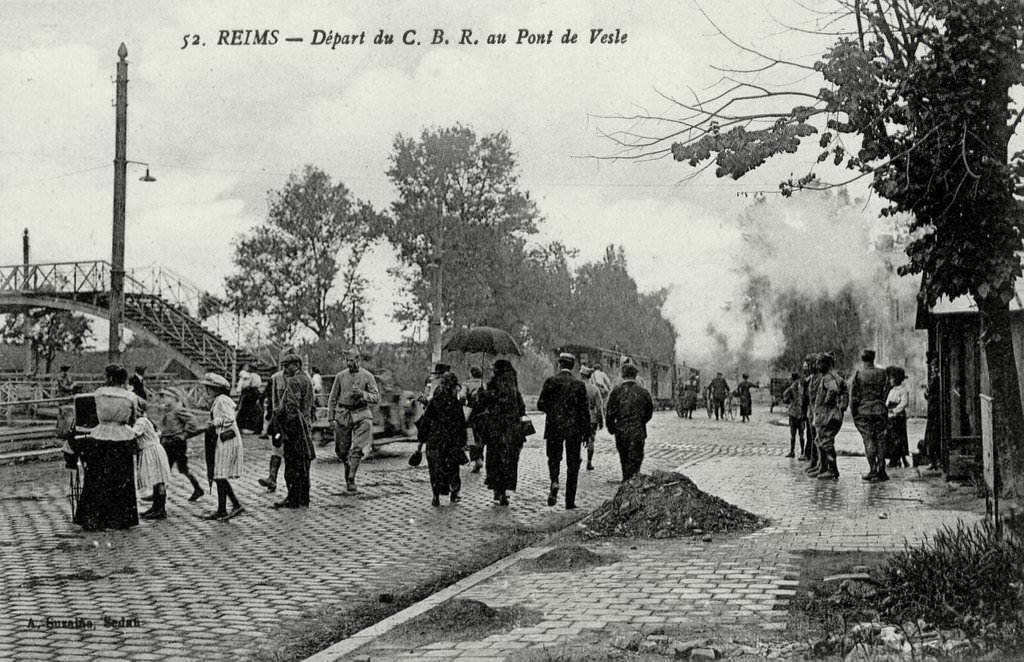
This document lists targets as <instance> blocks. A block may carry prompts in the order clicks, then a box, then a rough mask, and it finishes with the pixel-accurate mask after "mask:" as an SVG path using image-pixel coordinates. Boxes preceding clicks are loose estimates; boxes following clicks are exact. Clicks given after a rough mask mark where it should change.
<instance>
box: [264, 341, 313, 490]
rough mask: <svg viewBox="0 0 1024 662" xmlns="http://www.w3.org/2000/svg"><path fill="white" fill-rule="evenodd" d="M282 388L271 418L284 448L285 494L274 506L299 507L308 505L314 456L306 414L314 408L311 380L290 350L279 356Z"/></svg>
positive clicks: (298, 359)
mask: <svg viewBox="0 0 1024 662" xmlns="http://www.w3.org/2000/svg"><path fill="white" fill-rule="evenodd" d="M281 368H282V369H283V370H284V379H285V387H284V393H283V394H282V397H281V398H280V399H279V400H278V401H276V402H275V403H274V407H275V409H274V417H275V419H276V421H277V427H278V430H279V431H280V434H281V441H282V443H281V446H282V448H283V449H284V482H285V484H286V485H287V486H288V496H287V497H286V498H285V499H284V501H279V502H278V503H275V504H274V507H275V508H300V507H305V506H308V505H309V464H310V462H312V460H313V458H315V457H316V451H315V450H314V448H313V439H312V434H311V432H310V430H311V428H310V421H309V415H310V412H311V411H313V382H312V381H310V379H309V377H308V376H307V375H306V373H304V372H303V371H302V358H301V357H300V356H299V355H298V354H296V353H294V352H289V353H288V354H285V355H284V356H283V357H282V358H281Z"/></svg>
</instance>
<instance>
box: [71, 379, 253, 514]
mask: <svg viewBox="0 0 1024 662" xmlns="http://www.w3.org/2000/svg"><path fill="white" fill-rule="evenodd" d="M136 375H137V376H138V377H139V378H138V379H134V380H132V382H131V383H130V382H129V378H128V371H127V370H126V369H125V368H124V367H122V366H120V365H117V364H111V365H109V366H107V368H106V370H105V383H104V385H103V386H101V387H99V388H98V389H96V391H95V393H94V394H93V402H94V403H95V407H96V412H95V415H96V420H97V421H98V424H97V425H96V426H95V427H93V428H92V430H91V431H90V432H89V434H88V435H87V436H73V437H71V438H69V439H67V440H66V442H65V446H64V453H65V465H66V466H67V467H68V468H69V469H77V468H78V466H79V463H81V466H82V467H83V468H84V469H85V478H84V481H83V483H82V488H81V494H80V496H79V499H78V503H77V507H76V509H75V517H74V521H75V523H77V524H79V525H80V526H82V528H83V529H85V530H88V531H96V530H103V529H125V528H129V527H132V526H135V525H137V524H138V523H139V518H140V514H139V512H138V505H137V501H136V490H137V489H138V490H142V491H144V492H149V493H150V494H149V496H148V497H143V499H144V500H146V501H151V502H152V506H151V507H150V508H149V509H148V510H146V511H144V512H143V513H142V514H141V518H142V519H153V520H159V519H165V518H166V517H167V485H168V483H169V482H170V480H171V468H172V467H174V466H176V467H177V468H178V471H179V472H180V473H181V474H183V475H185V476H186V477H187V478H188V479H189V481H190V483H191V484H192V495H191V497H189V500H190V501H195V500H197V499H199V498H201V497H202V496H203V495H204V494H205V492H204V491H203V489H202V487H200V485H199V481H198V480H197V479H196V478H195V476H194V475H192V473H191V472H190V471H189V467H188V456H187V443H188V442H187V440H188V438H189V437H192V436H196V435H198V434H203V433H204V432H205V435H206V453H207V465H208V474H209V480H210V483H211V485H212V483H216V484H217V497H218V509H217V511H216V512H214V513H210V514H209V515H207V516H206V518H207V519H230V518H231V517H234V516H236V515H239V514H241V513H242V512H243V511H244V508H243V507H242V505H241V503H239V501H238V498H237V497H236V496H235V494H234V491H233V489H232V487H231V483H230V481H231V480H233V479H236V478H238V476H239V475H240V474H241V470H242V438H241V434H240V433H239V430H238V427H237V425H236V423H235V405H234V401H233V400H232V399H231V398H230V396H229V395H228V393H229V392H230V390H231V389H230V384H229V383H228V381H227V379H225V378H224V377H222V376H221V375H217V374H215V373H207V374H206V375H205V376H204V377H203V380H202V382H201V383H202V385H203V386H204V387H205V393H206V400H207V404H208V406H209V408H210V419H209V421H208V422H207V423H206V425H205V426H202V425H201V424H199V423H198V422H197V421H196V420H195V418H194V417H193V416H192V415H191V414H190V413H189V412H188V411H186V410H185V408H184V399H185V398H184V394H183V393H182V392H181V391H180V390H177V389H173V388H171V389H166V390H164V391H160V392H159V393H158V394H153V395H150V394H149V393H148V392H147V391H145V389H144V382H143V381H142V380H143V379H144V370H143V371H142V372H141V373H140V372H136ZM133 387H134V388H133ZM140 390H141V392H142V393H144V394H146V395H148V396H150V397H149V398H148V399H145V398H143V397H140V395H139V394H138V393H139V391H140ZM229 499H230V501H231V505H232V508H231V510H230V511H228V510H227V507H226V504H227V501H228V500H229Z"/></svg>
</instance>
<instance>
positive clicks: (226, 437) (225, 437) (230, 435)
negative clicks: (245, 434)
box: [218, 430, 237, 441]
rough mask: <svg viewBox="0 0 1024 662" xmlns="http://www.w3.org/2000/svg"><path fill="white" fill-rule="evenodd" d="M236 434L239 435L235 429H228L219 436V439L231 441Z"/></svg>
mask: <svg viewBox="0 0 1024 662" xmlns="http://www.w3.org/2000/svg"><path fill="white" fill-rule="evenodd" d="M236 436H237V435H236V434H235V431H234V430H227V431H225V432H221V433H220V437H218V439H220V440H221V441H231V440H232V439H234V438H235V437H236Z"/></svg>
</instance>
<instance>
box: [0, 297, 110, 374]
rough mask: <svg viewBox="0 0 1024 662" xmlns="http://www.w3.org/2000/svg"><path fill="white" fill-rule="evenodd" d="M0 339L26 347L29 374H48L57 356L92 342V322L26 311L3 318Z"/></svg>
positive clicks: (66, 314) (60, 313) (45, 311)
mask: <svg viewBox="0 0 1024 662" xmlns="http://www.w3.org/2000/svg"><path fill="white" fill-rule="evenodd" d="M0 338H3V339H4V340H5V341H7V342H10V343H14V344H23V343H28V344H29V347H30V349H31V351H32V370H33V372H38V371H39V367H40V364H42V367H43V371H44V372H50V368H51V367H52V366H53V360H54V359H55V358H56V357H57V353H58V352H75V353H78V352H81V351H82V349H83V348H84V347H85V345H86V343H87V342H88V341H89V340H90V339H92V338H93V334H92V320H90V319H89V318H88V317H86V316H85V315H80V314H78V313H72V312H70V311H66V310H52V309H49V308H26V309H25V310H24V311H22V312H18V313H14V314H8V315H5V316H4V323H3V326H2V327H0Z"/></svg>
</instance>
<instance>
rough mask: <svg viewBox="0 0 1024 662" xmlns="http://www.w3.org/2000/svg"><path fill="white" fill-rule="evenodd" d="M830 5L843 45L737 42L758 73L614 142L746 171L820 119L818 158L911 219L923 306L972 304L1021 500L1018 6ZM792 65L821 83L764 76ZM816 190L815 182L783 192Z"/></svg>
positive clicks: (910, 269) (1023, 20) (794, 183)
mask: <svg viewBox="0 0 1024 662" xmlns="http://www.w3.org/2000/svg"><path fill="white" fill-rule="evenodd" d="M836 8H837V14H836V16H835V17H833V23H832V26H833V27H832V28H830V29H832V30H834V31H835V32H834V34H839V35H841V36H839V38H838V39H837V40H836V41H835V42H834V44H833V45H832V46H831V48H828V49H827V50H826V52H825V53H824V54H823V56H822V57H821V59H820V60H819V61H817V62H816V63H814V64H805V63H801V62H793V61H787V60H784V59H781V58H779V57H773V56H768V55H765V54H763V53H760V52H758V51H756V50H754V49H751V48H747V47H743V49H744V50H745V51H746V52H747V53H749V54H751V55H753V56H755V57H757V58H760V65H759V66H757V67H755V68H753V69H748V70H747V71H746V72H744V71H738V70H730V71H729V74H728V77H727V80H729V81H730V82H729V83H728V85H729V87H728V88H727V89H725V90H723V91H722V92H721V93H719V94H716V95H714V96H713V97H711V98H707V99H700V100H698V101H696V102H694V103H683V102H679V106H680V108H682V110H683V112H684V115H683V116H682V117H679V118H673V120H674V122H675V123H674V126H676V127H678V128H679V130H680V131H679V132H678V133H672V134H660V137H656V138H654V139H653V140H651V139H647V138H643V139H640V140H637V139H635V138H631V137H629V136H630V135H632V136H636V135H643V134H644V133H645V132H644V131H636V130H633V129H632V128H631V133H628V134H627V133H625V132H623V133H620V134H619V136H618V139H619V140H620V142H623V143H626V144H627V145H629V146H631V147H633V148H635V150H636V152H635V154H634V155H635V156H638V157H639V156H650V155H651V154H652V153H663V154H666V155H671V156H672V158H674V159H675V160H677V161H682V162H685V163H688V164H689V165H691V166H694V167H700V168H706V167H710V166H711V165H715V166H717V168H716V174H717V175H718V176H730V177H733V178H739V177H741V176H743V175H744V174H745V173H747V172H749V171H750V170H752V169H755V168H757V167H759V166H760V165H762V164H763V163H764V162H765V161H766V160H767V159H768V158H770V157H772V156H775V155H778V154H784V153H792V152H795V151H797V149H798V147H799V145H800V143H801V139H802V138H806V137H808V136H811V135H812V134H816V133H818V132H819V127H820V124H821V123H822V122H824V127H822V128H824V129H825V131H824V132H823V133H821V135H820V139H819V144H820V146H821V148H822V149H823V150H824V151H822V153H821V154H820V156H819V161H826V160H831V161H832V162H834V163H835V164H837V165H845V166H846V167H847V168H849V169H851V170H853V171H856V172H857V173H858V175H857V177H861V176H866V177H870V181H871V187H872V188H873V189H874V191H875V192H876V193H878V194H879V195H880V196H881V197H883V198H884V199H886V200H888V201H889V202H890V206H889V207H888V209H887V210H886V212H885V213H896V212H909V213H911V214H912V215H913V222H912V230H913V232H914V234H913V240H912V241H911V242H910V243H909V244H908V247H907V253H908V256H909V258H910V261H909V264H908V265H907V266H906V267H905V268H904V269H903V272H904V273H913V274H921V276H922V290H921V293H922V298H923V301H924V302H925V303H928V304H931V303H934V302H935V301H936V300H937V299H938V297H940V296H948V297H951V298H953V297H959V296H970V297H972V298H973V299H974V301H975V303H976V304H977V307H978V310H979V312H980V313H981V318H982V328H983V340H982V342H983V343H984V347H985V356H986V361H987V364H988V374H989V378H990V385H991V389H992V396H993V398H994V402H993V420H994V430H993V431H994V436H995V442H996V446H997V448H998V451H999V455H1000V466H1001V469H1002V472H1001V473H1002V474H1003V475H1002V478H1003V483H1002V484H1003V488H1004V491H1005V492H1007V493H1011V494H1024V442H1022V440H1024V412H1022V409H1021V402H1020V398H1019V389H1020V385H1019V383H1018V377H1017V372H1016V367H1015V366H1016V364H1015V361H1014V352H1013V344H1012V340H1011V335H1010V326H1009V318H1008V311H1009V302H1010V301H1011V300H1012V299H1013V297H1014V282H1015V281H1016V279H1017V278H1018V277H1019V276H1020V275H1021V262H1020V259H1019V257H1018V252H1019V251H1020V250H1021V232H1022V229H1024V228H1022V215H1021V208H1020V203H1019V201H1018V200H1017V199H1016V198H1015V197H1014V194H1015V191H1016V192H1018V193H1019V192H1024V191H1020V189H1019V188H1018V186H1019V184H1020V182H1021V178H1022V176H1024V155H1022V154H1020V153H1018V154H1015V155H1014V156H1013V157H1011V156H1010V154H1009V143H1010V140H1011V138H1012V137H1013V135H1014V133H1015V131H1016V129H1017V127H1018V125H1019V124H1020V121H1021V119H1022V117H1024V112H1022V109H1020V108H1018V107H1016V106H1015V105H1014V104H1013V101H1012V98H1011V91H1012V90H1014V89H1015V88H1017V87H1018V86H1020V85H1021V84H1022V82H1024V3H1021V2H1019V0H984V1H982V0H979V1H977V2H961V1H959V0H887V1H886V2H869V1H867V0H849V1H848V0H836ZM709 20H710V18H709ZM716 27H717V26H716ZM720 32H721V31H720ZM722 34H723V36H724V35H725V33H724V32H722ZM727 38H728V37H727ZM732 41H733V43H737V42H735V41H734V40H732ZM785 68H789V69H796V70H799V71H801V72H802V73H803V74H804V75H805V77H806V75H807V74H809V73H812V74H813V73H814V72H817V73H818V74H819V75H820V76H821V77H822V78H823V80H824V82H825V83H827V86H826V87H822V88H821V89H820V90H818V91H817V92H814V91H807V90H804V89H795V88H793V87H789V86H788V84H783V85H781V86H780V85H776V86H772V85H771V84H770V83H767V82H766V78H769V77H770V76H769V74H768V73H766V72H769V71H771V70H773V69H785ZM754 76H756V77H757V79H756V81H755V80H754ZM787 100H791V101H790V103H789V104H788V105H786V106H785V107H782V108H781V109H780V108H779V106H778V104H779V103H785V102H786V101H787ZM794 103H795V104H799V105H795V106H794V105H793V104H794ZM657 119H659V120H662V119H664V118H657ZM844 134H853V135H856V136H858V137H859V138H860V146H859V149H857V150H856V151H850V150H848V149H847V145H846V144H845V143H844V142H843V140H842V137H843V135H844ZM820 187H821V183H820V182H819V181H818V180H817V179H816V178H815V176H814V174H813V173H808V174H807V175H805V176H803V177H800V178H796V179H792V178H791V179H789V180H787V181H785V182H783V183H782V185H781V190H782V192H783V193H784V194H791V193H792V192H794V191H796V190H799V189H801V188H820Z"/></svg>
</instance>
